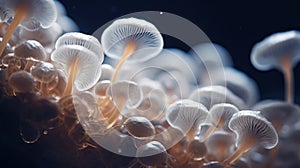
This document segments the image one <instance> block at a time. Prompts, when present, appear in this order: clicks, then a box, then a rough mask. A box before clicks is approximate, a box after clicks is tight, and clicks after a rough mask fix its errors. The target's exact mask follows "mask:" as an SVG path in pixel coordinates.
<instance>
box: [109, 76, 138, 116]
mask: <svg viewBox="0 0 300 168" xmlns="http://www.w3.org/2000/svg"><path fill="white" fill-rule="evenodd" d="M106 95H108V96H110V97H112V99H113V101H114V102H115V104H116V105H117V106H118V108H119V110H120V111H121V110H122V109H123V108H124V107H127V108H136V107H137V106H138V105H139V104H140V103H141V102H142V98H143V92H142V90H141V88H140V87H139V86H138V85H137V84H136V83H135V82H132V81H117V82H114V83H112V84H111V85H110V86H109V87H108V88H107V90H106ZM121 113H122V111H121Z"/></svg>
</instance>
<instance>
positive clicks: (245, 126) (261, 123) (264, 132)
mask: <svg viewBox="0 0 300 168" xmlns="http://www.w3.org/2000/svg"><path fill="white" fill-rule="evenodd" d="M229 128H230V129H231V130H232V131H234V132H235V133H236V135H237V140H238V142H239V143H241V142H249V141H252V142H254V143H255V144H257V145H261V146H262V147H264V148H266V149H271V148H274V147H275V146H276V145H277V143H278V135H277V132H276V130H275V129H274V127H273V125H272V124H271V123H270V122H269V121H267V120H266V119H265V118H264V117H263V116H261V115H260V112H259V111H251V110H243V111H240V112H238V113H236V114H234V115H233V116H232V118H231V120H230V121H229Z"/></svg>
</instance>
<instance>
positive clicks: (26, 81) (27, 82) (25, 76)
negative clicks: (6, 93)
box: [8, 71, 35, 93]
mask: <svg viewBox="0 0 300 168" xmlns="http://www.w3.org/2000/svg"><path fill="white" fill-rule="evenodd" d="M8 84H9V85H10V86H11V87H12V89H13V90H14V91H15V92H19V93H24V92H31V91H32V90H33V88H34V87H35V83H34V78H33V76H32V75H31V74H30V73H28V72H26V71H18V72H14V73H12V74H11V75H10V77H9V79H8Z"/></svg>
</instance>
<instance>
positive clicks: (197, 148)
mask: <svg viewBox="0 0 300 168" xmlns="http://www.w3.org/2000/svg"><path fill="white" fill-rule="evenodd" d="M187 152H188V153H189V154H195V155H197V156H198V157H202V156H204V155H205V154H206V152H207V148H206V145H205V144H204V143H203V142H201V141H199V140H196V139H194V140H192V141H191V142H190V143H189V145H188V149H187Z"/></svg>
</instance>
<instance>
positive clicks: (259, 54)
mask: <svg viewBox="0 0 300 168" xmlns="http://www.w3.org/2000/svg"><path fill="white" fill-rule="evenodd" d="M282 58H289V59H290V60H291V63H292V65H296V63H297V62H298V61H299V60H300V32H299V31H295V30H292V31H287V32H281V33H275V34H273V35H271V36H269V37H267V38H265V39H264V40H263V41H261V42H259V43H257V44H256V45H255V46H254V47H253V49H252V52H251V62H252V64H253V65H254V66H255V67H256V68H257V69H259V70H264V71H266V70H269V69H272V68H277V69H280V70H281V67H282V66H281V61H282Z"/></svg>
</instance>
